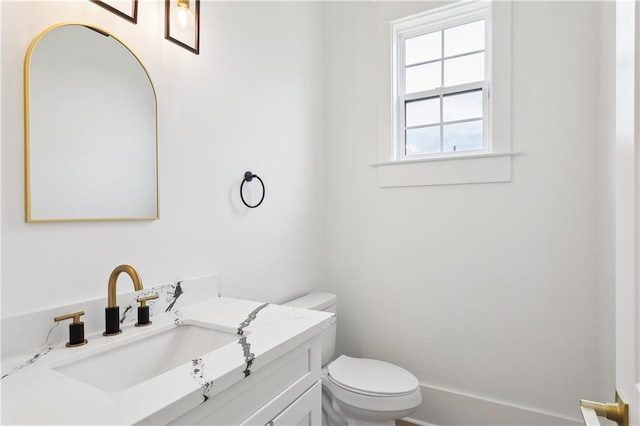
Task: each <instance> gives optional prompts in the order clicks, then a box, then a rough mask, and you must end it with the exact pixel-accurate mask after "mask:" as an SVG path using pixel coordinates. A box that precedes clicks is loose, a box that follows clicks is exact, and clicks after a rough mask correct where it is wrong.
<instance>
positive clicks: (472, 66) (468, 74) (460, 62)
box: [444, 53, 484, 86]
mask: <svg viewBox="0 0 640 426" xmlns="http://www.w3.org/2000/svg"><path fill="white" fill-rule="evenodd" d="M482 80H484V53H476V54H475V55H468V56H462V57H459V58H455V59H447V60H446V61H444V85H445V86H455V85H456V84H464V83H471V82H474V81H482Z"/></svg>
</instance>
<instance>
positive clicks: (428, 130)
mask: <svg viewBox="0 0 640 426" xmlns="http://www.w3.org/2000/svg"><path fill="white" fill-rule="evenodd" d="M406 137H407V142H406V144H405V154H406V155H407V156H409V155H420V154H434V153H437V152H440V126H433V127H422V128H420V129H409V130H407V131H406Z"/></svg>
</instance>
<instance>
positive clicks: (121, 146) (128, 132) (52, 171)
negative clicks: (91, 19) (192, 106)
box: [25, 24, 158, 222]
mask: <svg viewBox="0 0 640 426" xmlns="http://www.w3.org/2000/svg"><path fill="white" fill-rule="evenodd" d="M157 152H158V150H157V102H156V94H155V90H154V87H153V84H152V82H151V79H150V77H149V74H148V73H147V71H146V69H145V68H144V66H143V65H142V63H141V62H140V60H139V59H138V58H137V56H136V55H135V54H134V53H133V52H132V51H131V50H130V49H129V48H127V46H125V45H124V44H123V43H122V42H121V41H120V40H118V39H117V38H116V37H114V36H113V35H110V34H109V33H107V32H106V31H104V30H102V29H99V28H95V27H92V26H89V25H85V24H82V25H79V24H60V25H56V26H53V27H51V28H48V29H47V30H45V31H43V33H41V34H40V35H39V36H38V37H36V39H35V40H34V41H33V42H32V44H31V46H30V47H29V50H28V51H27V56H26V58H25V176H26V187H25V189H26V191H25V192H26V194H25V195H26V197H25V199H26V215H25V217H26V221H27V222H56V221H90V220H154V219H157V218H158V160H157Z"/></svg>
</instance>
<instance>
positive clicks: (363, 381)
mask: <svg viewBox="0 0 640 426" xmlns="http://www.w3.org/2000/svg"><path fill="white" fill-rule="evenodd" d="M337 300H338V299H337V297H336V295H335V294H330V293H310V294H307V295H306V296H303V297H300V298H298V299H294V300H292V301H290V302H287V303H284V304H283V305H284V306H291V307H295V308H304V309H313V310H318V311H325V312H333V313H337V309H336V308H337V306H336V304H337ZM321 339H322V343H321V344H322V423H323V425H329V426H338V425H339V426H347V425H348V426H382V425H384V426H393V425H395V420H396V419H400V418H402V417H405V416H408V415H409V414H411V413H412V412H413V410H415V409H416V407H418V405H420V403H421V402H422V394H421V393H420V387H419V385H418V379H416V377H415V376H414V375H413V374H411V373H410V372H408V371H407V370H405V369H404V368H400V367H398V366H397V365H393V364H390V363H388V362H384V361H378V360H375V359H365V358H351V357H348V356H346V355H340V356H339V357H338V358H336V359H335V360H334V361H332V362H329V361H331V358H332V357H333V355H334V354H335V346H336V324H335V323H334V324H333V326H332V327H330V328H329V329H327V330H325V331H324V332H323V334H322V336H321Z"/></svg>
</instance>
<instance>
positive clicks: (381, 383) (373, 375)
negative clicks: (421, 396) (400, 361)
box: [327, 355, 418, 395]
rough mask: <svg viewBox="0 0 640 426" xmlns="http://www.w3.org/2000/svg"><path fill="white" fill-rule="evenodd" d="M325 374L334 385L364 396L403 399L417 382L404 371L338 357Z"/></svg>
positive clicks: (391, 365) (370, 362) (369, 361)
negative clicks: (393, 396) (401, 396)
mask: <svg viewBox="0 0 640 426" xmlns="http://www.w3.org/2000/svg"><path fill="white" fill-rule="evenodd" d="M327 370H328V373H329V378H330V379H331V380H332V381H333V382H334V383H335V384H337V385H339V386H341V387H343V388H346V389H349V390H352V391H354V392H357V393H362V394H365V395H406V394H408V393H411V392H413V391H415V389H416V388H417V387H418V379H416V377H415V376H414V375H413V374H411V373H410V372H408V371H407V370H405V369H404V368H401V367H398V366H397V365H393V364H390V363H388V362H384V361H379V360H375V359H366V358H351V357H348V356H346V355H341V356H340V357H338V358H337V359H336V360H335V361H333V362H332V363H330V364H329V366H328V367H327Z"/></svg>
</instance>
